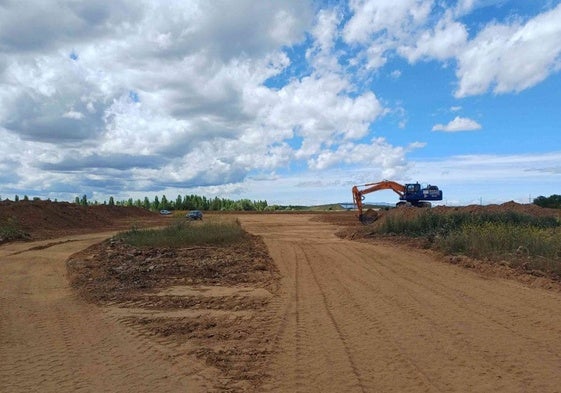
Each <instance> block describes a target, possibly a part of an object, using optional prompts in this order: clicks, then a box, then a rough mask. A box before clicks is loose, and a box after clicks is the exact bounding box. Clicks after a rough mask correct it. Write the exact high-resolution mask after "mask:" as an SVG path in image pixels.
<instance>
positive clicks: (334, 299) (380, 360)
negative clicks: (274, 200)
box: [243, 215, 561, 393]
mask: <svg viewBox="0 0 561 393" xmlns="http://www.w3.org/2000/svg"><path fill="white" fill-rule="evenodd" d="M311 217H313V216H311V215H310V216H307V217H306V216H304V215H287V216H280V215H279V216H268V217H263V218H262V217H257V216H255V217H251V218H248V219H247V220H248V221H246V219H245V218H244V219H243V221H244V222H245V223H247V228H248V229H249V230H250V231H253V232H254V233H255V234H258V235H262V236H263V237H265V239H266V242H267V244H268V246H269V248H270V249H271V250H277V252H276V254H275V255H272V256H273V259H274V260H275V262H276V263H277V265H278V266H279V268H280V270H281V271H282V272H283V274H286V272H288V271H290V272H291V274H292V272H293V270H291V269H293V268H294V266H296V264H297V265H298V302H297V305H296V302H295V301H294V299H293V298H286V299H285V301H286V302H287V303H288V304H290V303H291V302H292V305H293V306H294V307H297V309H298V310H299V311H298V314H295V313H291V314H289V315H288V318H289V323H288V324H287V328H286V332H285V334H283V335H282V336H281V338H280V349H281V350H283V349H284V348H294V342H295V334H296V330H295V329H296V326H299V330H298V331H299V332H300V333H298V334H299V336H298V337H299V344H298V345H299V346H302V348H305V350H303V351H300V353H301V356H303V358H302V359H301V360H300V362H302V366H301V367H310V369H309V370H307V373H306V374H305V375H307V376H306V377H305V378H307V379H308V384H307V386H305V387H304V388H301V384H299V385H298V389H296V388H295V386H294V384H293V383H292V382H293V381H290V378H293V377H294V375H293V374H290V373H287V372H286V370H287V369H291V368H293V367H295V366H294V365H293V364H292V363H290V362H293V361H294V357H292V358H290V357H287V356H283V354H282V352H281V354H280V355H279V356H278V357H277V359H276V361H275V362H274V363H273V366H272V373H273V377H274V379H275V380H276V381H278V383H277V384H276V385H275V387H276V388H279V387H282V388H284V389H277V390H274V391H295V390H299V391H305V392H315V391H325V392H340V391H353V390H354V391H363V392H366V391H367V392H422V391H424V392H439V391H441V392H465V391H470V392H489V391H496V392H528V391H532V392H534V391H536V392H537V391H539V392H548V393H549V392H559V391H561V390H560V389H559V386H561V372H560V370H561V344H560V343H561V328H559V326H561V296H560V295H559V294H556V293H553V292H545V291H542V290H534V289H532V288H529V287H525V286H523V285H521V284H519V283H513V282H509V281H505V280H489V279H485V278H482V277H481V276H478V275H477V274H474V273H473V272H472V271H468V270H464V269H462V268H459V267H457V266H449V265H446V264H443V263H442V262H436V261H434V260H432V259H431V257H430V254H428V253H425V252H423V251H412V250H411V249H409V248H407V247H404V248H401V247H399V246H396V245H388V244H383V245H380V244H374V245H373V244H365V243H361V242H351V241H344V240H341V239H337V238H335V237H334V236H333V232H334V231H335V230H336V229H335V228H334V227H331V226H329V225H327V224H321V223H318V222H312V221H310V218H311ZM283 225H284V226H283ZM307 234H308V235H307ZM287 249H292V250H295V251H294V252H293V253H287V252H284V251H283V252H280V251H279V250H287ZM301 253H303V254H304V257H301V256H300V254H301ZM291 277H294V276H291ZM286 283H288V284H289V285H293V282H292V281H290V280H287V281H286ZM291 293H292V292H291ZM296 315H297V317H296ZM296 319H297V323H296V322H295V320H296ZM288 351H291V349H289V350H288ZM326 358H329V362H326V361H325V359H326ZM332 374H338V375H335V376H334V375H332ZM341 376H344V378H347V383H345V382H342V381H341V380H340V379H338V377H341ZM299 379H301V377H299ZM349 381H351V382H350V383H349ZM291 387H292V389H287V388H291Z"/></svg>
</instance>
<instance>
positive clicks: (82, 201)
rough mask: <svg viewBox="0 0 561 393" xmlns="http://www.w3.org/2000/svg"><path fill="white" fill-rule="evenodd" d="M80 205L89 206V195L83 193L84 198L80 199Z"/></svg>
mask: <svg viewBox="0 0 561 393" xmlns="http://www.w3.org/2000/svg"><path fill="white" fill-rule="evenodd" d="M80 205H82V206H88V197H87V196H86V194H84V195H82V199H80Z"/></svg>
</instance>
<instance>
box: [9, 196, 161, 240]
mask: <svg viewBox="0 0 561 393" xmlns="http://www.w3.org/2000/svg"><path fill="white" fill-rule="evenodd" d="M151 217H159V216H158V215H156V214H155V213H152V212H149V211H147V210H145V209H141V208H138V207H123V206H109V205H97V206H80V205H76V204H74V203H68V202H52V201H18V202H13V201H8V200H5V201H0V225H2V226H9V227H12V228H13V230H14V231H15V230H17V231H18V232H20V234H22V236H21V237H23V238H33V239H40V238H47V237H52V236H58V235H63V234H68V233H71V232H83V231H86V230H91V229H104V228H111V227H113V226H114V225H115V224H116V223H118V222H122V221H123V220H129V221H130V220H131V219H146V218H151Z"/></svg>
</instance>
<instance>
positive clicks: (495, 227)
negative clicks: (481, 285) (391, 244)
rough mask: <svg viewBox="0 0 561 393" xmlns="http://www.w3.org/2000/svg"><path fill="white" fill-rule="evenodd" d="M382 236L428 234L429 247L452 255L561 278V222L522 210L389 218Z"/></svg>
mask: <svg viewBox="0 0 561 393" xmlns="http://www.w3.org/2000/svg"><path fill="white" fill-rule="evenodd" d="M377 232H378V233H382V234H397V235H405V236H411V237H425V238H426V239H427V242H426V246H427V247H431V248H435V249H438V250H441V251H444V252H445V253H447V254H453V255H466V256H469V257H473V258H477V259H487V260H490V261H499V260H508V261H509V262H510V265H511V266H513V267H523V268H524V269H526V270H539V271H542V272H547V273H550V274H551V273H552V274H554V275H555V276H557V277H560V278H561V222H560V221H559V219H558V218H557V217H534V216H531V215H526V214H520V213H516V212H504V213H481V214H467V213H452V214H435V213H432V212H427V213H425V214H421V215H420V216H418V217H417V218H413V219H411V218H409V219H407V218H395V217H394V218H388V220H387V221H386V222H384V223H383V224H382V225H380V227H379V228H378V229H377Z"/></svg>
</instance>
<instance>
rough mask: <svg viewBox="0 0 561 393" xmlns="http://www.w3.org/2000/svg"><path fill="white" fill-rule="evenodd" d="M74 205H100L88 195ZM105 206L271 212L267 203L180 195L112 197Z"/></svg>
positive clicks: (78, 198) (77, 198) (78, 199)
mask: <svg viewBox="0 0 561 393" xmlns="http://www.w3.org/2000/svg"><path fill="white" fill-rule="evenodd" d="M74 203H76V204H78V205H82V206H89V205H99V204H100V203H99V202H97V201H94V202H90V201H88V198H87V196H86V195H82V197H78V196H77V197H76V198H75V200H74ZM101 204H103V205H109V206H136V207H140V208H143V209H147V210H153V211H158V210H205V211H209V210H212V211H228V210H229V211H264V210H269V208H270V207H269V205H268V204H267V201H264V200H263V201H261V200H258V201H252V200H250V199H239V200H232V199H227V198H218V197H215V198H207V197H205V196H199V195H184V196H181V195H178V196H177V197H176V198H175V199H168V198H167V197H166V196H165V195H162V196H161V197H158V196H157V195H156V196H155V197H154V198H153V199H150V198H148V197H144V199H133V198H129V199H126V200H115V198H113V197H112V196H111V197H109V201H103V203H101Z"/></svg>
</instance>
